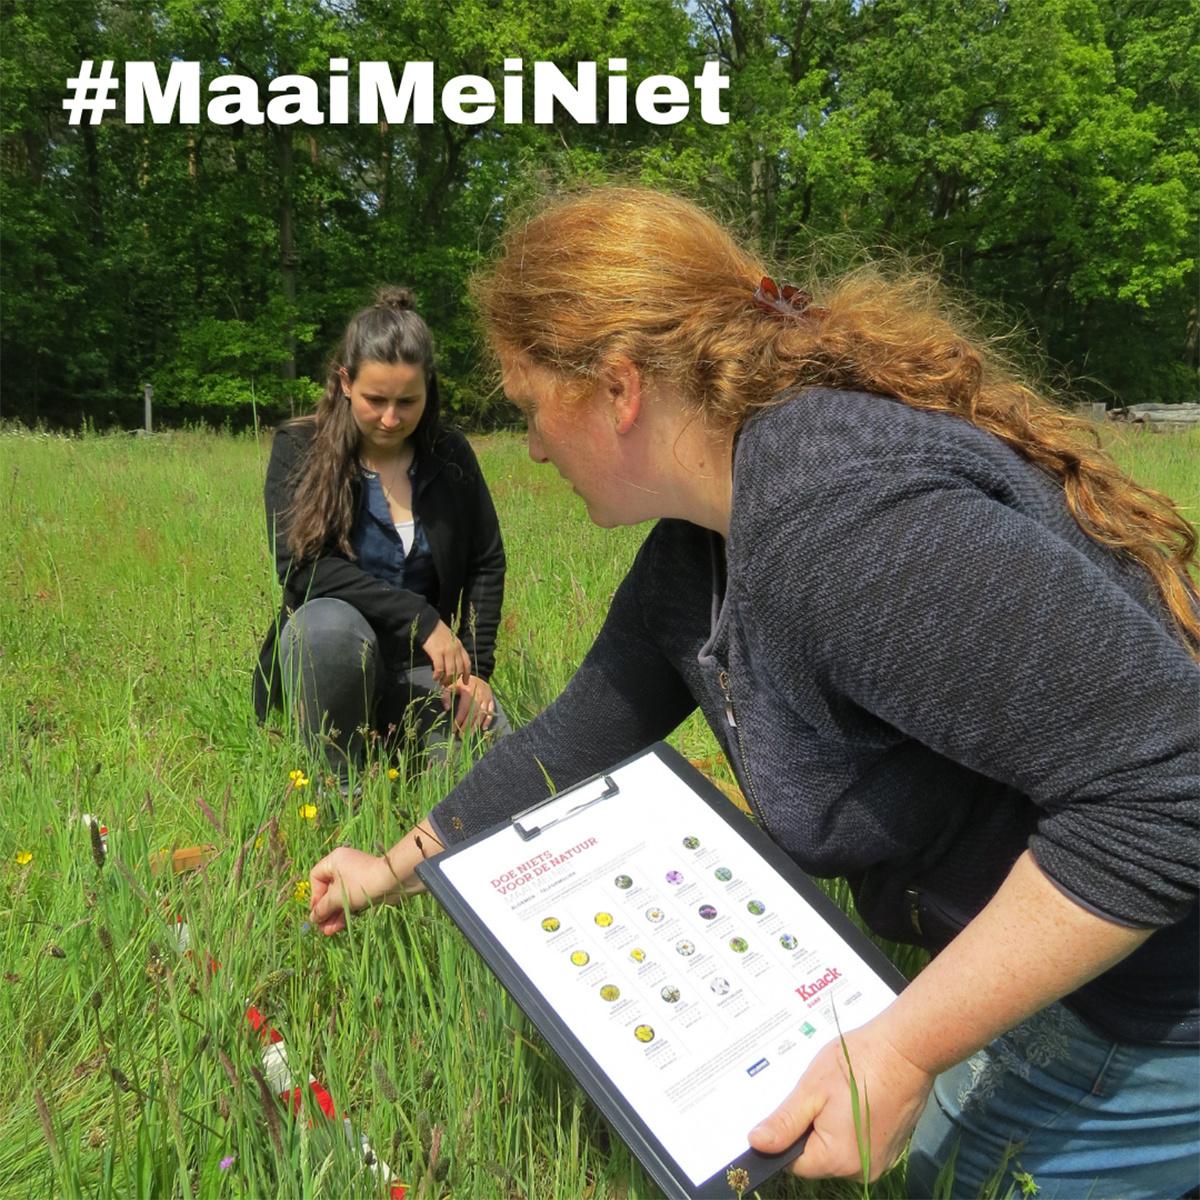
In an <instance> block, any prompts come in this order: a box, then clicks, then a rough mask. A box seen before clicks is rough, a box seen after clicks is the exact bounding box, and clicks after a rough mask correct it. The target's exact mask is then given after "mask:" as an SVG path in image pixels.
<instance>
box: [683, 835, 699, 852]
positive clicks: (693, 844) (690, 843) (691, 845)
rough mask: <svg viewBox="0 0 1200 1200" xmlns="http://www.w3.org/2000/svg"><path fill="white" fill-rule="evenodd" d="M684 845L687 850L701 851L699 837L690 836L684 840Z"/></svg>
mask: <svg viewBox="0 0 1200 1200" xmlns="http://www.w3.org/2000/svg"><path fill="white" fill-rule="evenodd" d="M683 845H684V848H685V849H687V850H699V849H700V839H699V838H698V837H692V836H691V835H690V834H689V835H688V836H687V837H685V838H684V839H683Z"/></svg>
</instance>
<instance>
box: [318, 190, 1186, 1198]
mask: <svg viewBox="0 0 1200 1200" xmlns="http://www.w3.org/2000/svg"><path fill="white" fill-rule="evenodd" d="M812 290H813V292H814V293H817V294H818V296H819V303H814V302H813V300H812V298H811V297H810V296H809V295H808V293H807V292H805V291H802V290H800V289H797V288H792V287H788V286H781V285H780V284H778V283H776V282H775V281H774V280H772V279H771V278H769V277H767V267H766V265H765V264H764V263H763V262H762V261H761V260H760V259H759V258H758V257H757V256H755V255H754V254H752V253H750V252H749V251H747V250H746V249H745V248H743V247H742V246H740V245H738V243H737V242H736V241H735V240H734V239H733V238H732V237H730V235H729V234H728V233H727V232H726V231H725V230H724V229H722V228H721V227H720V226H719V225H718V224H717V223H716V222H715V221H713V220H712V219H711V218H710V217H708V216H707V215H706V214H705V213H703V212H702V211H700V210H699V209H698V208H696V207H695V206H694V205H691V204H689V203H687V202H685V201H682V200H680V199H677V198H675V197H672V196H668V195H664V194H662V193H658V192H653V191H646V190H639V189H598V190H594V191H589V192H584V193H582V194H579V195H572V196H568V197H566V198H563V199H560V200H557V201H555V202H552V203H551V204H549V205H548V206H547V207H546V208H545V209H544V210H542V211H541V212H539V213H537V214H535V215H534V216H533V217H532V218H531V219H529V220H527V221H523V222H521V223H518V224H517V225H516V226H515V227H514V228H513V229H512V230H511V231H510V233H509V234H508V236H507V237H506V239H505V242H504V244H503V247H502V252H501V254H500V256H499V259H498V261H497V262H496V264H495V265H494V266H493V267H492V268H491V269H490V270H489V271H488V272H487V273H486V274H484V275H483V276H482V277H481V278H480V279H479V280H478V281H477V287H476V292H477V298H478V300H479V304H480V307H481V309H482V313H483V319H484V323H485V328H486V332H487V336H488V339H489V342H490V344H491V346H492V348H493V350H494V351H495V353H496V355H497V357H498V359H499V363H500V367H501V373H502V378H503V382H504V386H505V390H506V391H507V392H508V394H509V396H510V397H511V398H512V399H513V400H514V401H515V402H516V403H517V404H519V405H520V406H521V407H522V408H523V409H524V410H525V412H526V414H527V417H528V423H529V452H530V454H531V455H532V456H533V458H534V459H535V460H536V461H538V462H549V463H552V464H553V465H554V466H555V467H557V468H558V470H559V471H560V472H561V473H562V474H563V475H565V476H566V478H567V479H568V480H569V482H570V483H571V484H572V485H573V486H574V488H575V491H576V492H577V493H578V494H579V496H580V497H581V498H582V499H583V501H584V503H585V504H586V505H587V508H588V512H589V514H590V515H591V517H592V519H593V520H594V521H596V522H597V523H599V524H601V525H618V524H629V523H634V522H638V521H644V520H647V519H649V518H658V519H659V520H658V524H657V525H656V526H655V527H654V529H653V531H652V532H651V533H650V535H649V536H648V537H647V539H646V542H645V544H644V545H643V546H642V549H641V551H640V552H639V555H638V557H637V559H636V561H635V563H634V565H633V567H632V568H631V570H630V572H629V574H628V576H627V577H626V579H625V580H624V582H623V583H622V585H621V587H620V588H619V589H618V591H617V593H616V595H615V597H614V598H613V602H612V606H611V608H610V610H609V614H608V617H607V619H606V621H605V624H604V627H603V629H602V630H601V632H600V634H599V636H598V638H597V640H596V642H595V645H594V646H593V647H592V649H591V651H590V652H589V653H588V655H587V657H586V658H585V660H584V662H583V664H582V665H581V666H580V668H579V670H578V672H577V673H576V674H575V676H574V678H573V679H572V680H571V682H570V683H569V684H568V686H567V688H566V690H565V691H564V692H563V694H562V695H561V696H560V697H559V698H558V700H556V701H555V702H554V704H552V705H551V706H550V707H549V708H548V709H547V710H546V711H545V712H544V713H543V714H542V715H541V716H540V717H539V718H538V719H537V720H535V721H533V722H532V723H531V724H530V725H528V726H526V727H525V728H524V729H523V730H521V731H520V732H519V733H517V734H515V735H514V736H513V737H511V738H509V739H507V741H506V742H505V744H504V745H503V746H501V747H499V748H498V749H497V750H496V751H495V753H493V754H491V755H489V756H488V757H487V758H486V759H484V760H483V762H481V763H480V764H479V765H478V766H477V767H476V768H475V769H474V770H473V771H472V772H471V773H470V774H469V775H467V776H466V778H465V779H464V780H463V781H462V782H461V783H460V784H459V785H458V786H457V787H456V788H454V790H453V791H451V792H450V793H449V795H448V796H447V797H446V798H445V799H444V800H443V801H442V802H441V803H440V804H438V805H437V806H436V807H435V808H434V809H433V811H432V813H431V814H430V817H429V818H428V819H427V821H426V822H424V823H422V824H421V825H419V826H418V827H417V829H416V830H414V831H412V832H411V833H410V834H409V835H408V836H407V837H406V838H404V839H403V840H402V841H401V842H399V843H398V844H397V845H396V846H395V847H393V848H392V849H391V850H390V851H389V852H388V853H387V854H386V855H383V856H381V857H376V856H374V855H369V854H363V853H361V852H359V851H356V850H352V849H349V848H342V849H338V850H335V851H334V852H333V853H332V854H330V855H328V856H326V857H325V858H324V859H322V860H321V861H320V862H319V863H318V864H317V865H316V867H314V869H313V871H312V874H311V882H312V892H311V903H312V912H313V919H314V921H315V922H316V923H317V924H318V926H319V927H320V928H321V929H322V930H323V931H325V932H326V933H332V932H335V931H336V930H338V929H340V928H342V927H343V926H344V924H345V920H346V916H345V914H346V912H347V911H356V910H357V909H359V908H362V907H363V906H365V905H367V904H369V903H373V902H378V901H379V900H381V899H389V898H395V897H398V896H400V895H402V894H404V893H405V892H407V891H409V890H412V889H413V887H414V880H413V875H412V870H413V867H414V865H415V863H416V862H418V861H419V860H420V857H421V855H422V853H428V852H429V851H430V850H431V849H437V847H438V844H439V843H441V844H448V843H450V842H457V841H459V840H461V839H462V838H464V837H466V836H469V835H471V834H472V833H475V832H477V831H479V830H481V829H484V828H486V827H488V826H489V825H491V824H494V823H496V822H498V821H499V820H501V819H503V818H505V817H507V816H509V815H510V814H511V813H512V812H514V811H517V810H519V809H521V808H523V807H527V806H529V805H531V804H533V803H535V802H536V801H537V800H539V799H541V798H542V797H543V796H544V794H545V780H546V779H547V778H551V779H553V780H554V782H555V784H556V786H558V787H559V788H563V787H567V786H569V785H571V784H572V783H574V782H576V781H578V780H581V779H584V778H586V777H588V776H589V775H592V774H594V773H596V772H598V771H600V770H603V769H605V768H607V767H609V766H611V765H612V764H615V763H617V762H619V761H620V760H622V759H623V758H625V757H627V756H629V755H630V754H632V753H634V752H635V751H636V750H638V749H640V748H641V747H643V746H645V745H647V744H648V743H651V742H653V741H655V740H657V739H659V738H662V737H664V736H665V735H666V734H668V733H669V732H670V731H671V730H672V729H673V728H675V726H676V725H678V724H679V722H680V721H682V720H683V719H684V717H685V716H687V714H688V713H689V712H691V711H692V710H693V709H694V708H696V707H697V706H699V707H700V709H701V710H702V712H703V713H704V715H705V717H706V718H707V720H708V723H709V724H710V726H711V727H712V729H713V731H714V733H715V735H716V736H717V738H718V739H719V741H720V743H721V746H722V747H723V749H724V751H725V753H726V755H727V756H728V757H729V759H730V762H731V763H732V764H733V766H734V769H735V771H736V772H737V775H738V777H739V781H740V783H741V785H742V789H743V791H744V792H745V794H746V796H747V798H748V800H749V801H750V804H751V807H752V808H753V809H754V811H755V815H756V816H757V818H758V820H759V822H760V823H761V825H762V826H763V828H764V829H765V830H766V832H767V833H768V834H769V835H770V836H771V837H773V838H774V839H775V840H776V841H777V842H778V843H779V844H780V846H782V847H783V848H784V849H785V850H786V852H787V853H788V854H789V855H791V857H792V858H793V859H794V860H795V861H796V862H797V863H798V864H799V865H800V866H801V867H802V868H803V869H804V870H805V871H807V872H808V873H809V874H811V875H815V876H822V877H830V876H842V877H844V878H846V879H847V880H848V881H849V883H850V885H851V888H852V891H853V893H854V898H855V901H856V904H857V907H858V911H859V913H860V915H861V916H862V918H863V919H864V920H865V921H866V922H867V923H868V924H869V925H870V927H871V928H872V929H874V930H875V931H876V932H877V933H878V934H880V935H882V936H884V937H887V938H890V939H892V940H894V941H900V942H911V943H915V944H917V945H920V946H923V947H925V948H926V949H928V950H929V951H931V952H932V953H933V954H934V956H935V957H934V958H933V960H932V962H931V963H930V964H929V966H928V967H926V968H925V969H924V970H923V971H922V972H921V973H920V974H919V975H918V976H917V977H916V978H915V979H914V980H913V981H912V983H911V984H910V985H909V986H908V988H907V989H906V990H905V991H904V992H903V993H902V994H901V995H900V996H899V997H898V998H897V999H896V1000H895V1002H894V1003H893V1004H891V1005H890V1006H889V1007H888V1008H887V1009H886V1010H885V1011H884V1012H883V1013H882V1014H880V1015H879V1016H878V1017H877V1018H875V1019H874V1020H872V1021H869V1022H867V1023H866V1024H864V1025H862V1026H861V1027H859V1028H856V1029H852V1030H850V1031H848V1032H847V1033H846V1037H845V1045H844V1050H843V1047H842V1046H840V1045H838V1044H837V1043H836V1042H835V1043H832V1044H830V1045H828V1046H826V1047H825V1048H824V1049H823V1050H822V1051H821V1052H820V1053H819V1054H818V1055H817V1056H816V1057H815V1059H814V1060H813V1062H812V1064H811V1065H810V1067H809V1069H808V1070H807V1071H806V1072H805V1073H804V1075H803V1076H802V1078H801V1079H800V1080H799V1082H798V1083H797V1085H796V1088H795V1090H794V1091H793V1092H792V1094H791V1095H790V1096H789V1097H788V1098H787V1099H786V1100H785V1101H784V1102H783V1104H782V1105H781V1106H780V1107H779V1108H778V1110H777V1111H775V1112H774V1113H747V1114H746V1122H747V1125H748V1126H749V1125H750V1124H751V1123H752V1122H757V1124H755V1126H754V1128H753V1129H752V1130H749V1131H748V1141H749V1142H750V1144H752V1145H753V1146H754V1147H755V1148H756V1149H758V1150H761V1151H767V1152H781V1151H784V1150H786V1149H787V1148H788V1147H789V1146H791V1145H792V1144H793V1142H794V1141H795V1140H796V1139H797V1138H798V1137H799V1136H800V1135H801V1134H803V1133H805V1132H808V1140H807V1142H806V1144H805V1146H804V1150H803V1153H802V1154H801V1155H800V1156H799V1157H798V1158H797V1159H796V1160H795V1162H794V1164H793V1170H794V1171H795V1172H796V1174H798V1175H801V1176H805V1177H810V1178H815V1177H823V1176H830V1175H844V1176H857V1175H859V1174H860V1173H861V1171H862V1170H863V1166H862V1162H863V1160H862V1158H861V1157H860V1148H859V1145H858V1137H857V1133H856V1126H857V1124H858V1121H857V1116H858V1112H857V1110H856V1109H855V1108H854V1106H853V1105H852V1103H851V1091H850V1087H849V1084H848V1078H847V1067H846V1064H847V1061H849V1062H850V1063H852V1064H853V1069H854V1072H855V1077H856V1080H857V1086H858V1094H859V1095H860V1096H865V1097H866V1103H867V1105H868V1106H869V1113H870V1122H869V1125H868V1126H867V1131H868V1132H867V1133H866V1137H867V1140H868V1143H869V1144H868V1145H867V1146H866V1147H864V1149H865V1151H866V1152H867V1153H868V1154H869V1167H868V1168H867V1170H868V1174H869V1175H870V1176H871V1177H872V1178H873V1177H874V1176H876V1175H878V1174H879V1173H880V1172H882V1171H883V1170H885V1169H886V1168H887V1167H889V1166H890V1165H891V1163H892V1162H894V1161H895V1159H896V1158H897V1156H898V1155H900V1154H901V1153H902V1151H903V1150H904V1147H905V1145H906V1143H907V1141H908V1138H909V1135H910V1133H911V1132H912V1131H913V1128H914V1126H916V1133H915V1136H914V1137H913V1140H912V1144H911V1148H910V1152H909V1159H908V1172H909V1173H908V1181H909V1188H910V1191H911V1194H912V1195H914V1196H924V1197H928V1196H930V1195H932V1194H933V1190H934V1183H935V1179H936V1177H937V1176H938V1174H939V1171H941V1170H942V1168H943V1167H944V1166H945V1165H946V1164H947V1163H949V1162H951V1161H952V1162H953V1179H954V1182H953V1192H952V1194H953V1195H955V1196H975V1195H977V1194H978V1192H979V1190H980V1189H981V1188H982V1187H983V1186H984V1185H985V1183H986V1182H987V1180H988V1179H989V1177H990V1176H991V1175H992V1174H993V1172H995V1171H998V1170H999V1171H1001V1172H1002V1173H1003V1170H1004V1168H1003V1164H1004V1163H1005V1162H1006V1161H1008V1160H1009V1159H1010V1158H1011V1163H1010V1169H1013V1170H1017V1169H1019V1170H1020V1171H1023V1172H1026V1173H1027V1174H1029V1175H1031V1176H1032V1178H1033V1181H1034V1184H1035V1185H1036V1189H1037V1192H1038V1195H1039V1196H1040V1197H1043V1198H1044V1200H1049V1198H1050V1197H1080V1196H1085V1195H1086V1196H1090V1197H1094V1198H1097V1200H1099V1198H1102V1197H1126V1198H1131V1197H1162V1196H1179V1195H1181V1194H1182V1193H1184V1192H1186V1191H1188V1190H1189V1189H1190V1188H1192V1187H1194V1186H1195V1184H1196V1179H1197V1161H1198V1155H1200V1145H1198V1130H1200V1094H1198V1083H1200V1062H1198V1059H1197V1051H1196V1044H1197V1033H1198V1017H1200V1004H1198V1001H1197V976H1196V946H1197V941H1198V937H1200V926H1198V921H1197V915H1198V909H1197V848H1198V846H1200V839H1198V838H1197V824H1198V822H1197V807H1198V806H1197V800H1198V798H1200V744H1198V743H1200V722H1198V721H1197V715H1198V714H1200V671H1198V670H1197V665H1196V661H1195V656H1196V653H1197V648H1198V647H1200V614H1198V609H1197V598H1198V597H1197V589H1196V584H1195V581H1194V578H1193V576H1192V574H1191V571H1192V570H1193V569H1194V565H1195V551H1196V536H1195V533H1194V531H1193V530H1192V529H1191V528H1190V527H1189V526H1188V524H1187V523H1186V522H1185V521H1184V520H1183V518H1182V517H1181V516H1180V515H1179V513H1178V512H1177V511H1176V510H1175V508H1174V506H1173V505H1172V503H1171V502H1170V501H1169V500H1167V499H1166V498H1165V497H1163V496H1160V495H1157V494H1156V493H1153V492H1151V491H1149V490H1147V489H1145V488H1142V487H1139V486H1138V485H1137V484H1135V483H1133V482H1132V481H1131V480H1130V479H1129V478H1128V477H1127V476H1126V475H1124V474H1123V473H1122V472H1121V471H1120V470H1119V469H1118V468H1117V467H1116V466H1115V464H1114V463H1113V462H1112V461H1111V460H1110V459H1109V458H1108V456H1107V455H1106V454H1105V453H1103V451H1102V450H1101V449H1099V448H1098V446H1097V445H1096V440H1095V438H1094V437H1093V438H1091V439H1090V440H1089V438H1088V436H1087V433H1086V429H1085V427H1084V425H1083V423H1082V422H1079V421H1077V420H1075V419H1074V418H1072V417H1070V416H1069V415H1068V414H1066V413H1065V412H1064V411H1062V410H1061V409H1060V408H1058V407H1057V406H1055V405H1054V404H1052V403H1051V402H1050V401H1048V400H1046V399H1044V398H1042V397H1041V396H1039V395H1038V394H1037V393H1036V392H1035V391H1033V390H1032V389H1031V388H1030V387H1029V386H1027V385H1026V384H1024V383H1022V382H1021V381H1020V379H1019V378H1018V377H1017V376H1016V374H1015V373H1014V372H1013V371H1012V370H1010V369H1009V368H1008V367H1006V365H1005V364H1004V363H1003V361H1002V360H1001V359H1000V358H998V356H997V355H996V354H995V353H994V351H993V350H992V349H991V348H990V347H989V346H988V345H987V344H986V343H985V342H984V340H983V339H980V338H977V337H974V336H972V335H971V334H969V333H968V332H967V331H966V328H965V324H964V322H963V320H962V319H961V317H959V316H958V315H957V314H955V313H952V312H950V311H948V310H947V308H946V306H945V305H944V304H943V303H942V302H941V300H940V297H939V295H938V292H937V289H936V288H935V287H933V286H932V285H931V284H930V283H929V281H927V280H923V279H920V278H911V277H901V278H898V279H893V278H888V277H886V276H885V275H883V274H882V273H881V272H879V271H878V270H865V271H860V272H856V273H855V274H853V275H850V276H848V277H846V278H843V279H840V280H835V281H832V282H830V283H828V284H826V285H817V284H813V285H812ZM1008 1186H1009V1183H1008V1182H1007V1181H1002V1182H1001V1183H1000V1187H999V1192H1000V1193H1003V1192H1005V1191H1006V1190H1007V1188H1008Z"/></svg>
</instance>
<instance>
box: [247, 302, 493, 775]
mask: <svg viewBox="0 0 1200 1200" xmlns="http://www.w3.org/2000/svg"><path fill="white" fill-rule="evenodd" d="M265 498H266V507H267V534H268V538H269V540H270V545H271V552H272V554H273V555H274V557H275V564H276V569H277V571H278V574H279V581H280V583H281V584H282V585H283V609H282V611H281V612H280V614H279V619H278V621H277V622H276V623H275V624H273V625H272V626H271V628H270V629H269V630H268V632H267V636H266V639H265V640H264V642H263V646H262V650H261V652H260V655H259V666H258V670H257V671H256V673H255V681H254V682H255V689H254V699H255V708H256V711H257V712H258V715H259V718H260V719H263V718H265V716H266V713H267V710H268V709H269V708H270V707H272V706H275V705H280V704H282V703H284V702H285V701H286V703H287V704H288V705H289V707H290V709H291V710H292V712H293V713H294V715H295V717H296V720H297V722H298V724H299V726H300V728H301V729H302V730H303V732H304V734H305V736H306V738H307V740H308V741H309V742H310V744H311V745H312V746H313V747H314V749H317V748H319V749H321V750H323V751H324V752H325V754H326V755H327V758H328V760H329V762H330V765H331V766H332V767H333V768H334V769H335V770H336V772H337V774H338V776H339V778H340V780H341V781H342V782H345V781H346V780H347V779H348V776H349V773H350V771H351V770H352V769H357V768H358V767H360V766H361V765H362V761H363V756H364V752H365V746H366V738H367V737H368V735H369V733H370V732H371V731H372V730H374V731H377V732H379V733H381V734H384V735H385V736H386V735H387V734H388V733H389V732H395V731H396V730H401V729H403V728H404V727H405V725H406V724H411V725H412V726H413V727H414V728H415V730H416V732H417V734H418V735H419V736H420V738H421V739H422V741H423V743H424V745H425V748H426V749H427V750H429V751H431V752H433V753H435V754H437V755H444V753H445V746H446V744H447V740H448V737H449V735H450V732H451V729H452V730H453V732H454V733H458V734H463V733H466V732H472V731H479V732H483V731H490V732H491V733H492V734H493V735H494V736H499V735H500V734H502V733H504V732H506V731H507V728H508V726H507V721H506V719H505V717H504V714H503V712H502V711H501V710H500V708H499V706H498V705H497V703H496V698H495V695H494V693H493V691H492V688H491V685H490V684H489V683H488V680H489V678H490V676H491V674H492V669H493V667H494V663H495V644H496V630H497V627H498V626H499V623H500V607H501V603H502V600H503V596H504V547H503V544H502V542H501V539H500V527H499V524H498V523H497V520H496V512H495V509H494V508H493V506H492V500H491V496H490V495H489V493H488V489H487V485H486V483H485V482H484V479H483V476H482V474H481V473H480V470H479V464H478V463H477V462H476V460H475V455H474V453H473V452H472V450H471V448H470V446H469V445H468V443H467V441H466V439H465V438H464V437H462V436H461V435H460V434H457V433H453V432H451V431H449V430H446V429H443V428H442V426H441V425H440V423H439V420H438V390H437V376H436V374H435V373H434V369H433V338H432V336H431V335H430V332H429V328H428V326H427V325H426V324H425V322H424V321H423V320H422V319H421V317H420V316H419V315H418V314H417V312H416V311H415V309H414V307H413V297H412V293H411V292H409V291H408V290H407V289H403V288H383V289H381V290H380V291H379V293H378V295H377V297H376V300H375V303H374V304H373V305H371V306H370V307H368V308H364V309H363V310H362V311H360V312H358V313H357V314H355V316H354V317H353V319H352V320H351V321H350V323H349V325H348V326H347V327H346V332H345V334H344V335H343V337H342V340H341V343H340V344H339V346H338V349H337V352H336V353H335V355H334V358H333V361H332V362H331V364H330V368H329V377H328V382H327V384H326V387H325V393H324V395H323V396H322V397H321V400H320V403H319V404H318V405H317V409H316V412H315V413H313V414H311V415H310V416H306V417H301V418H299V419H297V420H294V421H291V422H289V423H288V424H286V425H284V426H283V427H282V428H281V429H280V430H279V431H278V433H277V434H276V435H275V440H274V444H273V445H272V447H271V461H270V464H269V466H268V467H267V481H266V488H265Z"/></svg>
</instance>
